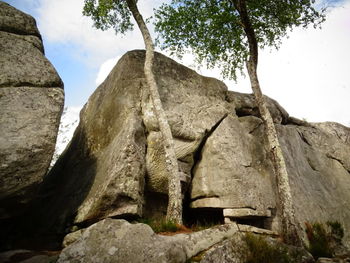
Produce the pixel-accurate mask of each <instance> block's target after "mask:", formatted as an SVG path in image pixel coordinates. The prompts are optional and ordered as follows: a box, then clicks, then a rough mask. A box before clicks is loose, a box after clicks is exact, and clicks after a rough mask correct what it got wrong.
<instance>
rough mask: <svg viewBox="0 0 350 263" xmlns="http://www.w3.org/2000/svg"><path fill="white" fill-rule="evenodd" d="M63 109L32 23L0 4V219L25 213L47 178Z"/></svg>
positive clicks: (58, 85) (60, 88)
mask: <svg viewBox="0 0 350 263" xmlns="http://www.w3.org/2000/svg"><path fill="white" fill-rule="evenodd" d="M63 104H64V91H63V83H62V81H61V79H60V77H59V76H58V74H57V72H56V70H55V69H54V67H53V66H52V65H51V63H50V62H49V61H48V60H47V59H46V57H45V55H44V48H43V44H42V40H41V36H40V33H39V31H38V29H37V27H36V23H35V20H34V19H33V18H32V17H31V16H29V15H27V14H25V13H23V12H21V11H19V10H17V9H15V8H13V7H12V6H10V5H8V4H6V3H4V2H2V1H0V112H1V114H0V133H1V136H0V175H1V176H0V219H8V218H11V217H13V216H16V215H19V214H21V213H23V212H24V210H25V208H26V205H27V204H28V203H29V202H30V201H31V200H32V198H33V196H34V195H35V193H36V190H37V186H38V185H39V184H40V183H41V182H42V180H43V177H44V175H45V174H46V172H47V170H48V168H49V165H50V161H51V158H52V154H53V152H54V148H55V143H56V136H57V131H58V126H59V121H60V116H61V112H62V110H63Z"/></svg>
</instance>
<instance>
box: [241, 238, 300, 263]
mask: <svg viewBox="0 0 350 263" xmlns="http://www.w3.org/2000/svg"><path fill="white" fill-rule="evenodd" d="M244 241H245V242H246V244H247V250H248V251H247V257H246V260H245V263H292V262H293V261H292V259H291V257H290V256H289V254H288V251H287V249H286V248H285V247H283V246H280V245H278V244H276V245H273V244H269V243H268V242H267V241H266V240H265V239H264V238H263V237H261V236H256V235H253V234H250V233H248V234H246V235H245V237H244Z"/></svg>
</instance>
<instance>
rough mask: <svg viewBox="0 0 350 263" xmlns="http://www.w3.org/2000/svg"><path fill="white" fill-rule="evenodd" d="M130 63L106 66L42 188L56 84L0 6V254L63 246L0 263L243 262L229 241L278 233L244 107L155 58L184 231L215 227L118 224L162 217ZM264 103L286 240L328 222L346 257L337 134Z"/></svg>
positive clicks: (349, 131) (215, 86)
mask: <svg viewBox="0 0 350 263" xmlns="http://www.w3.org/2000/svg"><path fill="white" fill-rule="evenodd" d="M144 59H145V53H144V51H140V50H136V51H130V52H128V53H126V54H125V55H124V56H123V57H122V58H121V59H120V61H119V62H118V63H117V65H116V66H115V68H114V69H113V70H112V72H111V73H110V74H109V76H108V78H107V79H106V80H105V81H104V82H103V83H102V84H101V85H100V86H99V87H98V88H97V90H96V91H95V92H94V94H93V95H92V96H91V97H90V99H89V101H88V102H87V104H86V105H85V106H84V108H83V109H82V111H81V114H80V123H79V126H78V127H77V129H76V131H75V133H74V136H73V139H72V141H71V142H70V144H69V145H68V147H67V148H66V150H65V151H64V153H63V154H62V155H61V157H60V158H59V159H58V161H57V162H56V164H55V165H54V167H53V168H52V169H51V171H50V172H49V174H47V175H46V176H45V177H44V175H45V173H46V171H47V169H48V167H49V164H50V160H51V158H52V154H53V150H54V142H55V140H56V135H57V129H58V124H59V117H60V114H61V112H62V108H63V84H62V81H61V80H60V78H59V76H58V75H57V72H56V71H55V70H54V68H53V67H52V65H51V64H50V63H49V62H48V61H47V59H46V58H45V57H44V51H43V46H42V42H41V37H40V34H39V32H38V30H37V28H36V25H35V21H34V19H33V18H32V17H30V16H28V15H26V14H24V13H22V12H19V11H18V10H16V9H14V8H12V7H11V6H9V5H7V4H5V3H3V2H0V68H1V72H0V110H1V115H0V132H1V135H2V136H1V137H0V161H1V163H0V174H1V177H0V180H1V181H0V189H1V191H0V208H1V210H0V212H1V214H0V219H2V220H3V221H2V222H5V224H3V225H2V228H1V230H2V231H4V230H6V229H5V228H4V226H7V225H6V223H7V222H10V221H11V223H12V224H13V225H14V226H15V228H17V227H18V229H16V230H18V232H17V235H18V236H15V235H13V236H11V234H12V232H11V233H7V234H9V235H7V237H6V235H4V236H5V237H6V238H8V240H5V239H4V240H2V241H5V242H8V243H7V244H9V245H7V246H3V245H2V244H1V246H0V247H1V248H3V247H10V245H11V242H14V244H15V243H16V242H17V241H18V240H16V238H17V239H19V240H22V239H23V238H25V239H27V240H26V241H28V240H29V241H31V240H34V241H37V240H40V242H41V248H44V247H45V248H48V247H51V248H52V247H53V246H55V245H56V248H59V247H60V245H61V241H62V239H63V236H65V235H66V234H68V235H66V238H65V239H64V242H63V244H64V245H65V246H67V247H66V248H65V249H64V250H63V251H62V253H61V254H60V255H59V256H58V255H57V253H54V254H52V253H48V252H45V253H41V254H40V253H39V254H38V253H35V252H33V251H28V250H18V251H9V252H6V253H1V254H0V260H2V261H5V262H6V260H10V261H11V260H12V259H13V258H14V257H16V256H20V255H22V256H23V257H25V258H28V261H27V260H26V261H24V262H39V260H40V261H42V262H46V261H51V260H56V259H57V258H58V262H73V261H74V262H145V261H147V262H150V263H152V262H185V261H186V262H187V260H189V259H190V258H191V257H193V256H195V255H197V254H198V253H199V252H201V251H204V250H207V249H209V248H210V249H209V250H208V251H207V252H206V253H204V254H205V255H204V254H203V255H202V256H203V257H202V259H201V261H200V262H203V263H204V262H205V263H209V262H223V263H228V262H244V261H242V253H241V249H242V248H244V246H245V245H244V244H243V243H242V242H243V241H242V240H243V239H242V238H243V235H242V233H245V232H250V233H256V234H260V235H270V236H276V235H277V233H278V232H280V218H279V204H278V201H276V200H278V198H277V197H276V195H277V191H276V185H275V181H276V178H275V176H274V173H273V170H272V165H271V160H270V154H269V153H268V152H267V151H266V147H265V145H266V142H265V138H264V132H263V129H264V125H263V122H262V120H261V118H260V116H259V113H258V111H257V107H256V105H255V102H254V98H253V96H252V95H249V94H242V93H237V92H232V91H228V89H227V87H226V86H225V84H224V83H223V82H221V81H219V80H216V79H213V78H208V77H204V76H201V75H199V74H197V73H196V72H194V71H193V70H190V69H188V68H186V67H184V66H182V65H180V64H178V63H176V62H175V61H173V60H171V59H169V58H167V57H165V56H164V55H161V54H159V53H157V54H156V56H155V63H154V69H153V70H154V73H155V76H156V80H157V83H158V86H159V92H160V96H161V99H162V103H163V107H164V109H165V111H166V114H167V117H168V120H169V124H170V126H171V130H172V133H173V136H174V139H175V152H176V156H177V159H178V162H179V168H180V171H179V172H180V173H181V181H182V191H183V198H184V204H185V206H184V207H185V213H184V216H185V222H190V223H193V222H196V221H197V220H203V221H205V222H212V223H224V222H225V223H227V224H225V225H219V226H216V227H212V228H209V229H206V230H202V231H199V232H195V233H188V234H177V235H175V236H171V237H165V236H160V235H157V234H155V233H154V232H153V230H152V229H150V227H148V226H146V225H144V224H130V223H129V222H127V221H126V220H125V219H127V220H129V221H131V220H133V219H138V218H140V217H144V218H152V219H159V218H164V216H165V213H166V207H167V184H168V179H167V178H166V177H165V176H164V174H165V173H164V169H165V167H164V163H163V161H164V150H163V148H162V138H161V135H160V132H159V128H158V124H157V122H156V120H155V117H154V114H153V109H152V103H150V97H149V94H148V90H147V86H146V81H145V77H144V73H143V66H144ZM267 101H268V107H269V109H270V111H271V113H272V117H273V119H274V122H275V125H276V127H277V131H278V134H279V138H280V142H281V145H282V149H283V152H284V155H285V159H286V163H287V168H288V172H289V175H290V184H291V188H292V194H293V201H294V206H295V210H296V217H297V220H298V222H299V230H300V231H301V232H302V233H303V229H302V228H303V227H304V223H305V222H314V221H318V222H321V223H325V222H327V221H338V222H340V223H341V224H342V226H343V227H344V232H345V237H344V243H345V245H347V246H349V245H350V235H349V232H350V220H349V219H350V203H349V200H350V158H349V157H350V128H347V127H345V126H342V125H340V124H337V123H307V122H304V121H301V120H298V119H296V118H293V117H290V116H289V115H288V113H287V112H286V111H285V110H284V109H283V108H282V107H281V106H280V105H279V104H278V103H277V102H276V101H274V100H272V99H269V98H268V100H267ZM38 185H40V190H39V191H38V192H37V191H36V189H37V188H38ZM33 196H35V197H36V198H35V199H34V200H33ZM28 204H30V206H29V205H28ZM28 207H29V208H30V209H25V208H28ZM16 216H17V219H16V220H13V222H12V219H13V218H14V217H16ZM112 218H113V219H112ZM116 218H119V219H116ZM120 218H121V220H120ZM9 231H12V229H11V228H9ZM5 232H6V231H5ZM1 234H3V233H1ZM5 234H6V233H5ZM34 234H35V236H33V235H34ZM225 239H227V240H225ZM223 240H224V241H223ZM51 242H59V243H58V244H54V243H51ZM269 242H272V243H276V242H277V241H276V240H272V241H269ZM33 243H35V242H33ZM43 243H46V244H44V245H43ZM36 245H38V244H36ZM213 245H214V246H213ZM286 249H287V250H288V251H291V252H290V253H291V254H293V253H294V252H295V251H300V253H299V252H298V253H299V255H302V256H301V257H299V259H298V260H297V259H296V260H294V261H295V262H313V259H312V258H310V255H309V254H308V253H307V252H305V250H303V249H300V250H298V249H296V248H291V247H288V248H286ZM293 251H294V252H293ZM344 251H345V250H344ZM298 253H297V254H298ZM294 254H295V253H294ZM33 256H35V257H33ZM30 257H31V258H30ZM197 261H198V260H197ZM320 262H321V261H320ZM322 262H324V261H322Z"/></svg>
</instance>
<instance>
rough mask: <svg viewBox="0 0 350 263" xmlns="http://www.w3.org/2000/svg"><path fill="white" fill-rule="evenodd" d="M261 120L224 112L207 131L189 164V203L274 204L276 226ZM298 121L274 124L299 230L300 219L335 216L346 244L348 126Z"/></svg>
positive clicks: (261, 209) (272, 225) (273, 225)
mask: <svg viewBox="0 0 350 263" xmlns="http://www.w3.org/2000/svg"><path fill="white" fill-rule="evenodd" d="M236 111H237V109H236ZM261 124H262V123H261V120H260V119H257V118H256V117H253V116H244V117H240V118H238V119H237V118H236V117H234V116H232V115H229V116H228V117H227V118H226V119H225V120H224V121H223V122H222V123H221V124H220V125H219V126H218V127H217V129H216V130H215V131H214V132H213V133H212V134H211V136H209V138H208V140H207V142H206V144H205V145H204V147H203V149H202V153H201V155H202V156H201V159H200V160H199V162H198V163H197V164H196V166H195V168H194V170H193V175H194V177H193V180H192V187H191V189H192V191H191V198H192V199H193V201H192V203H191V207H193V208H205V207H216V208H223V209H226V208H233V209H237V208H250V209H253V210H255V211H256V213H258V214H264V213H265V212H266V211H267V210H271V211H276V210H277V216H276V214H275V212H273V213H272V218H271V219H272V221H271V222H269V223H268V224H267V227H268V228H269V229H272V230H274V231H277V232H279V231H280V230H279V220H278V211H279V210H278V202H277V200H278V199H277V196H275V195H276V193H277V191H276V186H275V178H274V175H273V170H272V165H271V161H270V160H269V158H268V154H267V153H266V150H265V149H264V139H263V138H264V133H263V128H264V126H263V125H261ZM301 124H302V123H300V124H298V125H291V124H289V125H278V124H277V129H278V132H279V136H280V137H279V138H280V142H281V145H282V148H283V151H284V155H285V158H286V163H287V168H288V172H289V176H290V184H291V188H292V195H293V201H294V206H295V209H296V216H297V219H298V222H299V223H300V226H299V227H300V231H301V234H305V233H304V231H303V230H302V227H304V222H314V221H318V222H324V223H325V222H327V221H339V222H340V223H341V224H342V225H343V227H344V229H345V233H346V234H345V237H344V242H345V244H347V246H349V237H350V235H349V229H350V225H349V223H350V221H349V220H348V219H349V218H350V214H349V213H350V209H349V202H348V201H347V200H350V195H349V194H350V188H349V187H350V177H349V171H350V169H349V168H350V163H349V162H350V158H349V156H350V143H349V139H348V138H349V136H350V135H349V134H350V132H349V130H350V129H349V128H347V127H344V126H342V125H335V124H312V125H307V126H301ZM318 127H320V128H318ZM264 225H266V222H264V223H262V224H261V226H264ZM268 225H269V226H268ZM264 227H266V226H264Z"/></svg>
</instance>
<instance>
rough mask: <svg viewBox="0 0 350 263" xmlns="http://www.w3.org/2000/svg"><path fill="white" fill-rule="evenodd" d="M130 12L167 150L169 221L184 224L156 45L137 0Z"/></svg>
mask: <svg viewBox="0 0 350 263" xmlns="http://www.w3.org/2000/svg"><path fill="white" fill-rule="evenodd" d="M126 1H127V4H128V7H129V9H130V11H131V12H132V15H133V17H134V19H135V20H136V23H137V25H138V27H139V29H140V31H141V33H142V36H143V40H144V42H145V46H146V59H145V67H144V70H145V76H146V81H147V84H148V87H149V91H150V95H151V99H152V102H153V107H154V111H155V115H156V117H157V120H158V124H159V129H160V132H161V134H162V138H163V144H164V150H165V162H166V168H167V172H168V182H169V185H168V196H169V201H168V209H167V220H169V221H173V222H174V223H177V224H182V194H181V182H180V177H179V168H178V162H177V158H176V155H175V150H174V149H175V148H174V140H173V136H172V133H171V130H170V126H169V123H168V121H167V117H166V114H165V111H164V109H163V107H162V102H161V100H160V96H159V92H158V87H157V83H156V80H155V77H154V74H153V71H152V67H153V59H154V45H153V41H152V38H151V35H150V33H149V31H148V28H147V26H146V24H145V22H144V20H143V18H142V16H141V14H140V12H139V10H138V8H137V4H136V1H135V0H126Z"/></svg>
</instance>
